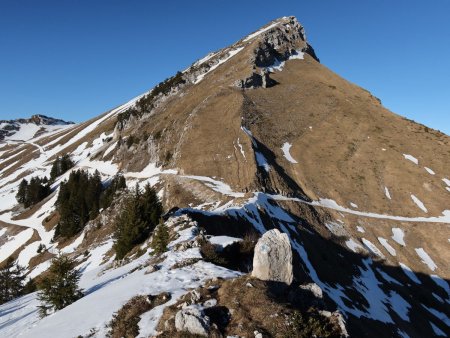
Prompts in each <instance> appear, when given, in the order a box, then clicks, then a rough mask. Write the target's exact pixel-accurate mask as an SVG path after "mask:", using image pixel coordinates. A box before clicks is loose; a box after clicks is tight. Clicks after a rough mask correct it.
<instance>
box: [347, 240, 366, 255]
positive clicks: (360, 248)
mask: <svg viewBox="0 0 450 338" xmlns="http://www.w3.org/2000/svg"><path fill="white" fill-rule="evenodd" d="M345 245H346V246H347V247H348V248H349V249H350V250H352V251H353V252H361V251H365V250H364V248H363V246H362V245H360V244H359V243H358V242H356V241H355V240H354V239H353V238H350V239H349V240H348V241H346V242H345Z"/></svg>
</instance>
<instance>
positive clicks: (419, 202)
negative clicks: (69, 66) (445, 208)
mask: <svg viewBox="0 0 450 338" xmlns="http://www.w3.org/2000/svg"><path fill="white" fill-rule="evenodd" d="M411 199H412V200H413V201H414V203H416V205H417V206H418V207H419V208H420V209H421V210H422V211H423V212H426V213H428V209H427V208H426V207H425V205H424V204H423V203H422V201H421V200H419V199H418V198H417V197H416V196H414V195H411Z"/></svg>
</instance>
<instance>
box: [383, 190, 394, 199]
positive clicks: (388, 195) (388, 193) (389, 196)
mask: <svg viewBox="0 0 450 338" xmlns="http://www.w3.org/2000/svg"><path fill="white" fill-rule="evenodd" d="M384 194H385V195H386V197H387V198H389V199H390V200H391V199H392V198H391V193H390V192H389V189H388V188H387V187H384Z"/></svg>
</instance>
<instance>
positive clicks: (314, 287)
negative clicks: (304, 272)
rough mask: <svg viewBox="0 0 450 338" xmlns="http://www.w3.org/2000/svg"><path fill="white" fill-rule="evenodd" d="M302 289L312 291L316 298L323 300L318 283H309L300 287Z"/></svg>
mask: <svg viewBox="0 0 450 338" xmlns="http://www.w3.org/2000/svg"><path fill="white" fill-rule="evenodd" d="M300 289H302V290H308V291H310V292H311V293H312V294H313V295H314V296H315V297H316V298H320V299H323V292H322V289H321V288H320V286H319V285H317V284H316V283H308V284H304V285H300Z"/></svg>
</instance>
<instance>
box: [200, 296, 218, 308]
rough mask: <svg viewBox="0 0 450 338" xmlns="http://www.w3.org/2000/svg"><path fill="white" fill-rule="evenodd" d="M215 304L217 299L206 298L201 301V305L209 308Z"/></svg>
mask: <svg viewBox="0 0 450 338" xmlns="http://www.w3.org/2000/svg"><path fill="white" fill-rule="evenodd" d="M216 305H217V299H214V298H212V299H208V300H207V301H206V302H204V303H203V307H205V308H209V307H213V306H216Z"/></svg>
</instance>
